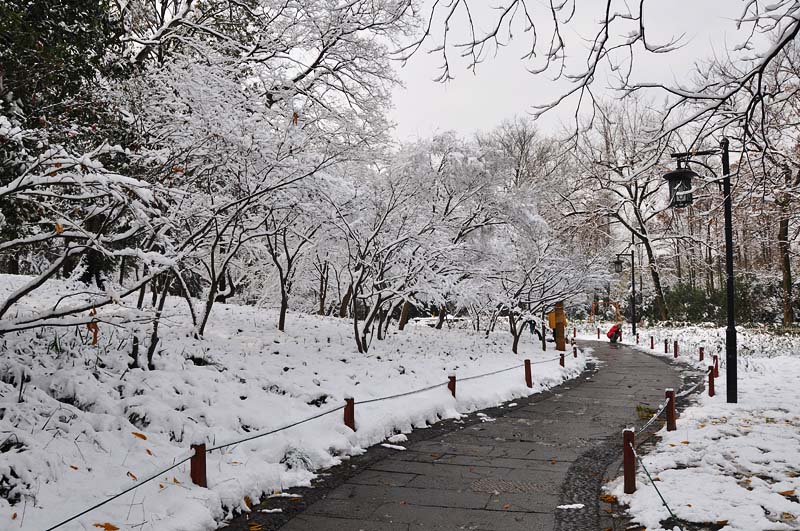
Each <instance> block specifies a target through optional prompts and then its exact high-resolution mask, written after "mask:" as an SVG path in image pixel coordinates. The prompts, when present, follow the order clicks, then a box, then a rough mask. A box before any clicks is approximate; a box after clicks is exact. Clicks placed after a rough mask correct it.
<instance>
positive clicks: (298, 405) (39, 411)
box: [0, 276, 586, 531]
mask: <svg viewBox="0 0 800 531" xmlns="http://www.w3.org/2000/svg"><path fill="white" fill-rule="evenodd" d="M20 282H22V279H21V278H20V277H11V276H0V291H2V292H5V293H8V292H9V291H10V290H12V289H13V288H14V286H18V285H19V283H20ZM80 289H81V288H80V287H79V286H71V285H67V284H65V283H62V282H51V283H50V285H49V286H47V289H46V290H40V291H42V292H43V293H46V296H44V297H39V298H37V299H34V300H33V301H32V303H31V304H33V305H34V306H37V305H38V306H47V305H52V304H54V303H55V302H56V301H57V300H58V299H59V298H60V297H61V296H63V295H65V294H72V295H75V294H77V296H78V297H79V296H80V293H79V292H80ZM5 293H0V295H4V294H5ZM127 311H129V310H126V309H123V308H121V307H119V306H118V307H116V308H108V309H103V310H101V311H100V315H101V316H102V315H103V314H104V312H114V313H116V314H120V313H125V312H127ZM276 321H277V315H276V312H273V311H268V310H263V309H257V308H252V307H240V306H234V305H218V306H215V308H214V311H213V315H212V322H211V326H210V327H209V329H208V330H207V332H206V334H205V338H204V339H203V340H196V339H192V338H191V335H190V332H191V322H190V320H189V318H188V316H187V311H186V307H185V302H184V301H183V300H181V299H170V300H169V301H168V303H167V308H166V312H165V318H164V320H163V324H162V329H161V331H162V341H163V343H162V344H161V349H163V350H162V351H161V352H160V353H159V354H157V355H156V357H155V365H156V367H157V370H155V371H146V370H141V369H135V370H128V369H127V362H128V360H129V357H128V354H127V353H128V352H129V351H130V342H129V340H128V338H127V337H126V336H125V334H123V333H122V332H123V331H121V330H119V329H115V328H113V327H111V326H110V325H103V324H101V325H100V333H99V344H98V346H96V347H92V346H91V345H90V343H91V341H90V334H89V333H88V331H87V330H86V328H85V326H80V327H74V326H73V327H65V328H46V329H38V330H34V331H30V332H24V333H19V334H14V335H6V336H4V337H2V338H0V351H2V356H0V452H2V453H0V529H4V530H5V529H9V530H12V529H29V530H41V529H46V528H48V527H50V526H52V525H54V524H56V523H58V522H60V521H62V520H63V519H65V518H68V517H70V516H73V515H74V514H76V513H78V512H80V511H81V510H83V509H84V508H86V507H89V506H92V505H94V504H95V503H97V502H100V501H102V500H105V499H107V498H108V497H111V496H113V495H115V494H117V493H118V492H120V491H122V490H123V489H125V488H127V487H130V486H132V485H135V484H137V483H138V482H140V481H142V480H143V479H146V478H148V477H150V476H151V475H153V474H154V473H156V472H158V471H159V470H162V469H164V468H166V467H167V466H169V465H170V464H171V463H173V462H176V460H179V459H182V458H183V457H185V456H186V455H187V454H188V449H189V445H190V444H192V443H198V442H206V443H208V444H210V445H219V444H224V443H227V442H231V441H236V440H238V439H241V438H243V437H247V436H250V435H254V434H258V433H260V432H264V431H269V430H272V429H275V428H278V427H281V426H284V425H286V424H289V423H292V422H294V421H297V420H302V419H305V418H308V417H311V416H313V415H317V414H319V413H322V412H325V411H328V410H332V409H335V408H338V407H339V406H341V405H343V404H344V398H345V397H348V396H352V397H354V398H355V399H356V401H357V402H358V401H362V400H369V399H372V398H376V397H382V396H387V395H392V394H396V393H403V392H407V391H410V390H414V389H418V388H422V387H426V386H430V385H434V384H440V383H445V382H446V381H447V376H448V375H449V374H456V375H457V377H459V378H464V377H468V376H472V375H477V374H482V373H487V372H492V371H496V370H498V369H504V368H507V367H514V366H516V365H519V364H521V363H522V360H523V359H524V358H530V359H532V360H533V361H534V362H537V361H543V363H540V364H536V365H534V366H533V372H534V387H533V389H528V388H527V387H526V386H525V382H524V372H523V369H522V368H521V367H520V368H516V369H514V370H511V371H507V372H501V373H499V374H495V375H491V376H487V377H485V378H478V379H474V380H469V381H463V382H462V381H459V382H458V384H457V399H453V398H452V397H451V396H450V394H449V392H448V390H447V388H446V387H438V388H435V389H432V390H429V391H426V392H424V393H421V394H417V395H412V396H408V397H402V398H396V399H392V400H389V401H383V402H375V403H371V404H363V405H359V404H357V405H356V413H355V415H356V419H355V420H356V426H357V431H356V432H352V431H351V430H350V429H348V428H347V427H345V426H344V424H343V421H342V411H341V410H339V411H336V412H334V413H332V414H330V415H326V416H322V417H320V418H318V419H316V420H313V421H311V422H308V423H306V424H302V425H300V426H297V427H294V428H291V429H289V430H286V431H281V432H279V433H275V434H273V435H269V436H266V437H262V438H258V439H255V440H252V441H249V442H245V443H242V444H239V445H234V446H231V447H229V448H226V449H224V450H222V451H214V452H212V453H210V454H209V455H208V482H209V488H208V489H203V488H199V487H196V486H194V485H193V484H192V483H191V480H190V478H189V467H188V464H183V465H181V466H179V467H177V468H175V469H173V470H171V471H169V472H168V473H166V474H161V475H159V476H157V477H156V479H155V480H153V481H151V482H149V483H147V484H145V485H143V486H141V487H140V488H137V489H135V490H134V491H132V492H131V493H128V494H125V495H124V496H121V497H119V498H117V499H116V500H114V501H112V502H110V503H108V504H107V505H104V506H103V507H100V508H98V509H96V510H94V511H92V512H90V513H88V514H86V515H85V516H82V517H81V518H79V519H77V520H75V521H73V522H71V523H69V524H66V525H64V526H63V527H61V528H59V529H96V528H100V529H117V528H119V529H123V530H125V529H137V530H154V531H170V530H176V531H177V530H182V531H202V530H211V529H214V528H215V527H217V526H218V525H219V524H220V522H223V521H224V520H225V519H226V518H228V517H229V516H230V515H231V514H232V513H233V512H235V511H244V510H247V505H248V503H249V501H250V500H253V501H255V500H257V499H258V498H259V497H260V496H261V495H262V494H264V493H272V492H276V491H281V490H282V489H285V488H288V487H291V486H296V485H307V484H309V482H310V481H311V480H312V478H313V477H314V475H315V473H316V472H317V471H319V470H320V469H321V468H324V467H329V466H332V465H335V464H337V463H339V462H341V461H342V460H343V459H346V458H347V456H349V455H354V454H357V453H359V452H362V451H363V448H366V447H368V446H370V445H373V444H376V443H380V442H382V441H388V442H389V443H393V444H394V443H398V442H400V441H402V438H401V437H397V434H400V433H403V432H408V431H410V430H412V429H413V428H417V427H419V428H421V427H424V426H426V425H428V424H430V423H434V422H436V421H437V420H439V419H442V418H454V417H458V416H459V415H460V414H462V413H465V412H468V411H473V410H475V409H478V408H484V407H488V406H494V405H497V404H499V403H501V402H503V401H506V400H509V399H512V398H515V397H521V396H527V395H528V394H530V393H532V392H538V391H541V390H543V389H546V388H548V387H551V386H554V385H557V384H558V383H560V382H562V381H563V380H565V379H567V378H571V377H574V376H576V375H577V374H579V373H580V371H581V370H582V369H583V368H584V366H585V363H586V356H585V355H584V354H583V353H580V354H579V357H578V359H573V358H572V356H571V355H569V356H567V364H566V368H561V367H559V364H558V362H557V361H547V362H544V360H549V359H552V358H554V357H557V353H555V352H554V351H553V350H548V351H547V352H546V353H545V352H542V351H541V350H540V348H539V346H538V343H537V342H536V341H533V340H532V338H531V337H530V336H528V335H526V336H524V337H523V339H522V342H521V344H520V354H519V355H514V354H512V353H511V337H510V335H509V334H508V333H506V332H497V333H493V334H492V335H490V336H489V337H488V338H486V337H485V336H484V334H483V333H480V334H478V333H474V332H471V331H468V330H457V329H452V330H447V329H445V330H434V329H432V328H430V327H427V326H424V325H418V326H409V327H407V328H406V330H405V331H404V332H397V331H396V330H394V328H393V329H392V331H391V332H390V335H389V338H388V339H387V340H385V341H380V342H379V341H377V340H375V341H374V342H373V343H372V348H371V350H370V352H369V354H358V353H356V352H354V343H353V340H352V338H351V335H350V334H351V330H352V324H351V323H350V322H349V321H347V320H341V319H336V318H325V317H317V316H309V315H302V314H290V315H289V319H288V322H287V332H286V333H283V332H279V331H277V329H276V326H275V323H276ZM500 328H502V327H498V329H500ZM144 330H147V328H145V329H144ZM548 346H549V347H551V348H552V344H551V345H548ZM20 381H24V382H26V383H25V384H24V385H23V386H22V391H21V393H20ZM20 396H21V399H22V401H21V402H20V401H19V398H20ZM10 500H11V501H13V502H14V503H13V505H12V504H10V503H9V501H10ZM104 526H105V527H104Z"/></svg>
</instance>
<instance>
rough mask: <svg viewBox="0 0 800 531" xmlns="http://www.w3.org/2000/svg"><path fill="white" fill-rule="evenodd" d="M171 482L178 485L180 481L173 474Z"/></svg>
mask: <svg viewBox="0 0 800 531" xmlns="http://www.w3.org/2000/svg"><path fill="white" fill-rule="evenodd" d="M172 482H173V483H175V484H176V485H180V484H181V482H180V481H178V478H176V477H175V476H172Z"/></svg>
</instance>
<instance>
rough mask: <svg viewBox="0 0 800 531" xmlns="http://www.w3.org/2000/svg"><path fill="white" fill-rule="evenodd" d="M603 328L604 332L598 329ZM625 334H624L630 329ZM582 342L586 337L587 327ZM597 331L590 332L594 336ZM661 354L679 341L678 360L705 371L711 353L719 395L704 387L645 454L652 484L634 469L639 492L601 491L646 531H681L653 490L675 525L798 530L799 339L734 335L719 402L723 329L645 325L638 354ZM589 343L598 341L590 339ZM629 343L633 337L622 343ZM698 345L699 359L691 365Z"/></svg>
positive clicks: (723, 530) (725, 530) (614, 487)
mask: <svg viewBox="0 0 800 531" xmlns="http://www.w3.org/2000/svg"><path fill="white" fill-rule="evenodd" d="M607 328H608V327H607V326H602V330H603V332H604V331H605V330H607ZM626 329H627V330H626V331H627V332H630V329H629V327H626ZM584 332H585V333H586V335H585V336H584V337H587V338H588V337H589V335H590V334H591V330H588V329H586V328H585V329H584ZM595 333H596V332H595ZM651 334H652V335H653V336H654V337H655V341H656V345H655V347H656V348H655V349H654V350H653V352H655V353H656V354H659V355H662V356H663V355H665V354H664V345H663V339H664V338H666V339H667V340H668V341H669V344H668V346H669V353H668V354H666V355H667V356H673V353H672V346H673V345H672V341H673V340H675V339H677V340H678V341H679V357H680V358H681V359H683V361H689V362H690V363H691V364H692V365H695V366H696V367H698V368H699V369H707V367H708V365H709V363H710V362H709V360H710V355H713V354H718V355H719V356H720V361H721V369H720V378H717V379H716V381H715V388H716V389H715V391H716V396H714V397H709V396H708V394H707V393H706V392H705V388H703V389H702V392H701V393H700V394H699V395H697V398H696V399H695V405H692V406H690V407H688V408H686V409H685V410H684V411H683V412H682V413H681V415H680V417H679V419H678V423H677V427H678V429H677V430H676V431H674V432H667V431H666V430H665V429H662V430H661V431H660V432H659V433H658V435H659V439H658V442H657V443H656V446H655V448H653V449H652V450H650V451H649V452H648V453H647V455H642V460H643V462H644V465H645V467H646V469H647V470H648V471H649V472H650V475H651V476H652V478H653V481H654V484H651V482H650V481H649V480H648V478H647V475H646V474H645V472H644V470H643V469H642V467H641V466H639V467H638V473H637V487H638V488H637V491H636V493H634V494H633V495H624V494H623V491H622V482H621V479H617V480H615V481H614V482H612V483H611V484H610V485H608V490H609V491H610V493H611V494H613V495H615V496H617V497H618V499H619V500H620V502H622V503H624V504H627V505H628V506H629V511H630V514H631V515H632V516H633V517H634V519H635V520H636V521H637V522H639V523H641V524H642V525H644V526H645V527H646V528H647V529H648V530H649V531H660V530H670V531H673V530H674V529H681V528H680V527H676V526H674V525H671V524H669V523H666V520H667V518H669V516H670V513H669V510H668V509H667V508H666V507H664V505H663V503H662V502H661V499H660V498H659V496H658V494H657V492H656V489H655V488H653V487H654V485H655V486H657V487H658V489H659V490H660V492H661V494H662V495H663V496H664V499H665V500H666V502H667V504H668V506H669V509H670V510H671V511H672V513H673V514H674V515H675V516H676V517H677V518H678V519H679V520H682V521H685V522H692V523H696V524H700V525H702V524H709V527H708V529H717V530H720V531H757V530H760V531H766V530H770V531H778V530H795V529H800V503H798V495H800V393H798V392H797V382H798V379H800V355H798V354H800V341H799V340H798V338H797V337H795V336H791V335H785V336H772V335H769V334H767V333H765V332H762V331H757V330H756V331H753V330H741V332H739V334H738V336H739V346H740V348H739V362H738V363H737V367H738V400H739V402H738V403H737V404H728V403H727V402H726V386H725V364H724V359H723V358H724V351H725V347H724V337H725V333H724V329H717V328H703V327H689V328H685V329H669V328H644V329H642V330H640V346H639V348H640V349H641V350H645V351H648V352H650V344H649V341H650V339H649V338H650V335H651ZM594 337H595V338H596V335H595V336H594ZM624 339H625V340H626V342H629V340H630V339H634V341H633V342H634V343H635V338H631V337H630V335H629V337H626V338H624ZM700 346H703V347H704V348H705V351H706V359H705V361H704V362H702V363H700V362H699V361H698V357H699V355H698V349H699V347H700Z"/></svg>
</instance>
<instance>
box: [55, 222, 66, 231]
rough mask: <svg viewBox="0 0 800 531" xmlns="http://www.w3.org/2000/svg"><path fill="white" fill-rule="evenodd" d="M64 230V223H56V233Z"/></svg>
mask: <svg viewBox="0 0 800 531" xmlns="http://www.w3.org/2000/svg"><path fill="white" fill-rule="evenodd" d="M63 232H64V225H62V224H61V223H56V234H62V233H63Z"/></svg>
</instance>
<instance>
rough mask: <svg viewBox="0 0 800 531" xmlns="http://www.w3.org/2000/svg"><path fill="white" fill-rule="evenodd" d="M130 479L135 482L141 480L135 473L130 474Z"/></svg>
mask: <svg viewBox="0 0 800 531" xmlns="http://www.w3.org/2000/svg"><path fill="white" fill-rule="evenodd" d="M128 477H129V478H131V479H132V480H134V481H136V480H138V479H139V478H137V477H136V474H134V473H133V472H128Z"/></svg>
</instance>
